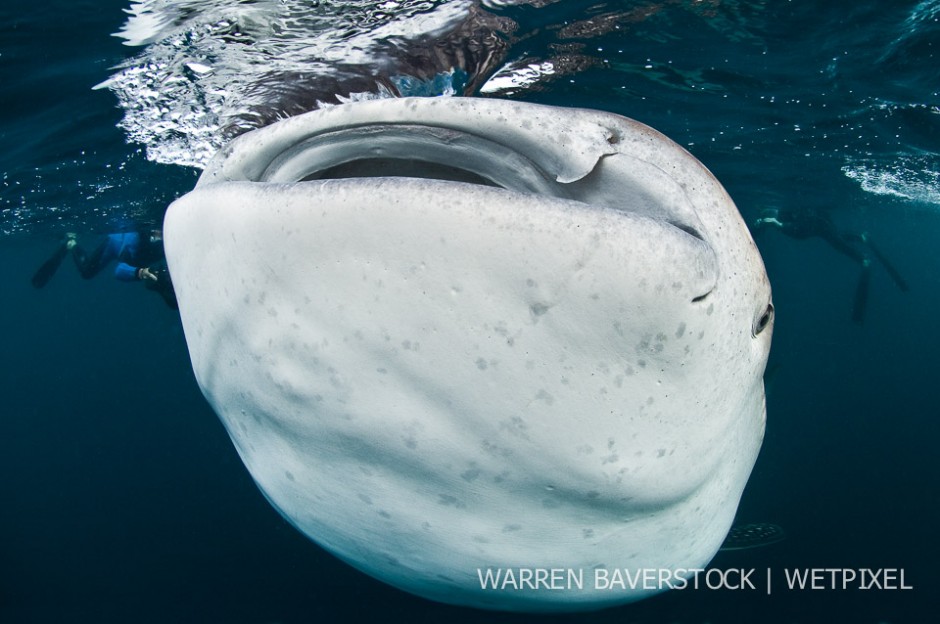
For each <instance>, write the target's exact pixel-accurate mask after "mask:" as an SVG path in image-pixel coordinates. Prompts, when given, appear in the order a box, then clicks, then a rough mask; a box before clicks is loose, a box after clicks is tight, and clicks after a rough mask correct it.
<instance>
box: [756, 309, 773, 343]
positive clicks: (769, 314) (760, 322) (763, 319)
mask: <svg viewBox="0 0 940 624" xmlns="http://www.w3.org/2000/svg"><path fill="white" fill-rule="evenodd" d="M773 320H774V304H773V303H768V304H767V307H766V308H764V311H763V312H762V313H761V315H760V316H759V317H757V320H756V321H755V322H754V330H753V332H752V333H753V335H754V336H755V337H756V336H758V335H759V334H760V333H761V332H762V331H764V330H765V329H767V326H768V325H770V324H771V323H772V322H773Z"/></svg>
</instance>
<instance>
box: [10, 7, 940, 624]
mask: <svg viewBox="0 0 940 624" xmlns="http://www.w3.org/2000/svg"><path fill="white" fill-rule="evenodd" d="M11 4H12V3H7V4H5V5H4V6H3V7H2V8H0V85H2V86H0V97H2V99H0V106H2V110H3V114H2V115H0V142H2V143H0V144H2V146H3V149H2V152H0V174H2V176H3V179H2V182H0V210H2V213H0V272H2V280H3V283H4V284H5V289H4V297H3V305H2V307H0V327H3V328H4V330H5V331H4V334H3V335H4V339H3V348H2V350H0V361H2V369H0V371H2V382H0V393H2V394H0V396H2V403H0V405H2V409H0V474H3V475H4V478H3V479H2V482H0V501H2V506H0V536H2V537H0V540H2V541H0V622H62V621H72V622H84V621H89V622H91V621H94V622H126V621H138V622H313V621H357V620H361V621H366V620H369V621H375V620H387V619H391V620H394V621H399V620H400V621H412V622H432V621H434V622H436V621H441V620H451V621H455V622H483V621H487V622H523V621H526V622H528V621H536V620H539V621H549V622H555V621H558V622H562V621H563V622H569V621H576V622H618V623H620V622H738V621H762V622H833V621H845V622H873V623H874V622H930V621H933V620H934V618H935V617H936V616H935V614H936V611H937V607H938V606H940V605H938V601H937V599H936V598H935V595H936V594H935V591H936V588H937V586H938V584H940V574H938V573H937V571H936V568H935V565H936V561H937V555H938V554H940V547H938V540H937V526H938V521H940V500H938V487H937V484H938V476H940V471H938V469H937V451H936V447H937V443H938V440H940V427H938V424H937V415H938V409H937V400H936V385H937V378H938V367H937V365H936V363H935V353H936V351H937V350H938V349H940V329H938V325H937V323H936V320H935V316H936V310H937V309H938V308H940V296H938V293H940V254H937V252H936V241H938V240H940V178H938V176H940V173H938V172H940V155H938V150H940V108H938V107H940V93H938V89H940V62H938V59H937V53H938V50H937V48H938V46H940V23H938V21H937V20H938V17H940V2H936V1H926V2H916V1H902V2H891V1H888V0H880V1H876V0H862V1H857V2H819V1H814V2H808V1H807V2H784V1H782V0H780V1H776V2H746V1H741V2H719V1H717V0H714V1H711V2H703V3H695V2H662V3H654V2H628V3H600V2H597V3H593V2H577V1H568V2H562V3H559V4H556V5H550V6H548V7H544V8H539V9H536V8H533V7H527V6H523V7H512V8H507V9H503V10H501V14H502V15H504V16H508V17H511V18H513V19H514V20H516V21H517V22H518V23H519V24H520V29H519V31H517V32H516V37H517V40H514V41H512V45H511V46H510V49H509V52H508V56H507V58H509V59H512V58H529V57H531V58H533V59H544V58H547V57H549V56H551V55H552V54H555V53H557V50H558V46H559V45H563V46H571V45H575V46H577V48H576V50H575V52H576V53H577V54H578V55H580V57H579V58H581V59H582V61H583V64H582V65H581V66H579V67H580V68H579V69H577V70H573V71H572V72H571V73H568V74H565V75H562V76H558V77H556V78H554V79H552V80H545V81H543V82H541V83H540V84H539V85H538V86H537V88H530V89H522V90H520V91H519V92H518V93H515V94H512V95H510V96H509V97H514V98H517V99H524V100H529V101H536V102H544V103H551V104H557V105H567V106H588V107H592V108H598V109H603V110H608V111H612V112H616V113H620V114H624V115H627V116H630V117H634V118H636V119H639V120H641V121H643V122H645V123H647V124H649V125H651V126H653V127H655V128H657V129H658V130H660V131H662V132H664V133H665V134H667V135H668V136H670V137H671V138H673V139H674V140H676V141H677V142H679V143H680V144H682V145H684V146H686V147H687V148H688V149H689V150H690V151H692V153H693V154H695V155H696V156H697V157H698V158H699V159H700V160H702V161H703V162H704V163H705V164H706V165H707V166H708V167H709V168H710V169H711V170H712V171H713V172H714V173H715V174H716V176H717V177H718V178H719V179H720V180H721V181H722V183H723V184H724V185H725V186H726V188H727V189H728V190H729V192H730V193H731V195H732V197H733V198H734V199H735V201H736V203H737V204H738V207H739V208H740V210H741V212H742V213H743V214H744V216H745V218H746V219H747V220H748V221H749V222H750V221H753V219H754V218H756V217H757V216H758V214H759V213H760V211H761V209H763V208H767V207H803V208H808V209H811V210H814V211H818V212H825V213H826V214H829V215H831V217H832V219H833V220H834V221H835V222H836V223H837V224H839V225H840V226H841V227H843V228H846V229H847V230H853V231H857V232H860V231H867V232H868V233H869V234H870V235H871V237H872V239H873V240H876V241H877V242H878V244H879V247H880V248H881V249H882V250H883V251H884V252H885V253H886V255H888V256H889V257H890V258H891V260H892V261H893V262H894V263H895V265H896V266H897V268H898V269H899V271H900V272H901V273H902V274H903V275H904V276H905V278H906V279H907V281H908V283H909V284H910V287H911V289H910V292H907V293H902V292H900V291H899V290H898V289H897V288H896V287H895V285H894V284H893V283H892V282H891V280H890V279H889V277H888V275H887V274H886V273H885V272H884V271H883V270H881V268H880V267H879V266H875V267H874V271H873V278H872V286H871V297H870V302H869V307H868V311H867V312H868V313H867V317H866V320H865V323H864V324H856V323H853V322H852V320H851V309H852V297H853V292H854V289H855V284H856V281H857V278H858V267H857V265H854V264H853V263H852V262H851V261H850V260H848V259H847V258H845V257H843V256H840V255H838V254H837V253H835V252H834V251H833V250H832V249H831V248H830V247H828V246H827V245H826V244H825V243H823V242H822V241H820V240H819V239H809V240H804V241H798V240H793V239H790V238H786V237H784V236H782V235H780V234H779V233H778V232H761V233H760V234H759V235H758V236H757V237H756V238H757V242H758V245H759V247H760V249H761V252H762V254H763V257H764V261H765V263H766V265H767V269H768V272H769V275H770V277H771V281H772V283H773V288H774V300H775V304H776V307H777V321H776V323H777V324H776V328H775V335H774V345H773V350H772V353H771V361H770V367H769V370H768V429H767V435H766V439H765V441H764V446H763V448H762V451H761V456H760V458H759V459H758V462H757V465H756V467H755V470H754V474H753V475H752V477H751V480H750V482H749V484H748V488H747V490H746V492H745V495H744V498H743V500H742V503H741V507H740V510H739V514H738V519H739V521H741V522H773V523H776V524H779V525H781V526H782V527H784V528H785V530H786V532H787V539H786V540H784V541H783V542H780V543H778V544H775V545H772V546H767V547H764V548H759V549H753V550H747V551H733V552H725V553H720V554H719V556H718V557H717V558H716V560H715V561H713V562H712V565H713V566H714V567H723V568H730V567H744V568H750V567H756V568H759V569H761V570H763V569H766V568H771V569H772V570H774V571H775V572H780V571H782V570H783V569H784V568H793V567H838V568H859V567H866V568H903V569H904V570H905V574H906V579H907V581H908V582H909V583H911V584H913V586H914V589H913V590H909V591H860V590H846V591H834V590H825V591H815V592H810V591H804V592H798V591H782V590H781V591H775V592H774V593H773V594H772V595H771V596H766V595H764V594H763V593H761V592H733V591H698V592H690V591H686V592H672V593H669V594H665V595H661V596H659V597H656V598H653V599H650V600H646V601H643V602H640V603H636V604H634V605H629V606H626V607H622V608H619V609H613V610H608V611H603V612H599V613H594V614H587V615H580V616H566V617H538V618H537V617H528V616H514V615H508V614H493V613H484V612H479V611H474V610H469V609H458V608H453V607H447V606H442V605H438V604H434V603H430V602H428V601H425V600H422V599H419V598H415V597H412V596H409V595H407V594H404V593H402V592H399V591H397V590H394V589H391V588H389V587H387V586H385V585H383V584H381V583H379V582H377V581H374V580H372V579H370V578H368V577H366V576H364V575H362V574H360V573H358V572H356V571H354V570H352V569H351V568H349V567H348V566H346V565H344V564H342V563H340V562H338V561H336V560H335V559H334V558H333V557H331V556H330V555H328V554H326V553H325V552H323V551H322V550H321V549H319V548H318V547H317V546H316V545H314V544H313V543H312V542H310V541H308V540H307V539H306V538H304V537H303V536H302V535H300V534H299V533H298V532H296V531H295V530H294V529H293V528H291V527H290V526H289V525H288V524H287V523H286V522H285V521H284V520H283V519H281V517H280V516H279V515H278V514H277V513H276V512H275V511H274V509H273V508H271V507H270V506H269V505H268V503H267V502H266V501H265V500H264V498H263V496H262V495H261V494H260V492H259V491H258V490H257V489H256V487H255V486H254V484H253V483H252V481H251V479H250V477H249V476H248V473H247V471H246V470H245V469H244V467H243V466H242V464H241V462H240V460H239V459H238V457H237V455H236V453H235V451H234V449H233V447H232V445H231V443H230V441H229V439H228V437H227V435H226V433H225V431H224V429H223V428H222V426H221V424H220V423H219V421H218V419H217V418H216V417H215V415H214V414H213V412H212V411H211V409H210V408H209V406H208V405H207V403H206V402H205V400H204V399H203V398H202V396H201V394H200V392H199V389H198V387H197V386H196V383H195V380H194V378H193V375H192V372H191V369H190V367H189V360H188V354H187V351H186V344H185V340H184V338H183V334H182V329H181V327H180V324H179V319H178V316H177V315H176V313H174V312H173V311H171V310H169V309H168V308H166V307H165V306H163V304H162V303H161V302H160V301H159V299H158V298H156V297H154V295H153V294H152V293H149V292H147V291H145V290H143V289H142V288H137V287H136V286H137V285H128V284H123V283H119V282H116V281H115V280H112V279H110V278H109V277H108V276H107V275H101V276H99V277H98V278H96V279H95V280H93V281H90V282H85V281H82V280H81V279H80V278H79V277H78V275H77V274H76V272H75V271H74V269H73V268H72V267H71V266H69V265H68V264H67V263H66V264H65V265H63V267H62V269H61V270H60V273H59V274H58V275H57V276H56V277H55V279H54V280H53V281H52V282H51V283H50V284H49V285H48V286H47V287H46V288H44V289H42V290H35V289H33V288H32V287H31V286H30V283H29V277H30V275H31V274H32V272H33V270H34V269H35V267H37V266H38V265H39V264H40V263H41V262H42V261H43V260H44V259H45V258H46V257H47V256H48V254H49V253H50V252H51V251H52V250H53V248H54V247H55V245H56V244H57V241H58V240H59V239H60V238H61V236H62V235H63V233H64V232H66V231H78V232H79V233H80V234H81V235H82V236H83V237H91V236H92V235H94V234H100V233H104V232H108V231H112V230H114V229H117V228H122V227H127V226H128V225H129V224H131V223H138V224H148V225H149V224H155V223H158V222H159V221H160V219H161V217H162V213H163V210H164V209H165V207H166V205H167V204H168V203H169V202H170V201H172V199H173V198H175V197H176V196H179V195H181V194H182V193H185V192H186V191H187V190H188V189H189V188H191V187H192V185H193V183H194V182H195V178H196V175H197V171H196V170H194V169H192V168H189V167H183V166H179V165H172V164H160V163H156V162H152V161H150V160H148V159H147V158H146V150H145V147H144V146H141V145H139V144H134V143H128V142H127V140H126V138H125V133H124V131H123V130H122V129H120V128H118V127H117V124H118V123H119V122H120V121H121V119H122V115H123V112H122V110H121V109H119V108H118V107H117V99H116V97H115V95H114V94H113V93H112V92H111V91H109V90H107V89H99V90H92V87H93V86H94V85H96V84H98V83H101V82H102V81H104V80H105V79H107V78H108V77H109V76H110V75H111V74H112V73H113V70H112V68H113V67H114V66H116V65H118V64H119V63H121V62H123V61H125V60H126V59H129V58H131V57H132V56H133V55H135V54H139V53H141V51H142V49H141V48H129V47H126V46H123V45H121V42H120V41H119V40H118V39H116V38H114V37H112V36H110V35H111V33H114V32H116V31H117V30H118V29H119V28H120V27H121V24H122V23H123V21H124V19H125V15H124V13H122V9H124V8H126V7H127V5H126V3H125V2H123V1H120V2H119V1H115V0H98V1H95V2H91V1H73V2H65V1H62V0H40V1H39V2H36V3H33V4H31V5H29V6H28V7H27V6H21V7H19V8H13V7H12V6H10V5H11ZM323 4H324V5H327V4H329V3H323ZM703 7H705V8H707V9H708V10H705V9H704V8H703ZM631 11H633V12H632V13H631ZM637 11H639V12H637ZM605 15H621V16H622V18H621V19H619V20H613V21H615V22H616V23H617V25H618V27H617V28H616V29H612V30H611V31H610V32H606V33H595V34H593V35H591V36H587V35H583V34H582V35H578V33H577V32H575V33H574V34H570V31H565V30H564V26H565V25H568V24H572V23H579V22H583V21H584V20H585V19H587V18H589V17H591V16H595V17H596V16H605ZM640 15H642V16H643V17H642V18H640V17H638V16H640ZM521 33H528V34H529V36H526V37H522V36H520V34H521ZM566 33H567V34H566ZM504 96H505V94H504Z"/></svg>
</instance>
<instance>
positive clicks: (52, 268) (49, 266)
mask: <svg viewBox="0 0 940 624" xmlns="http://www.w3.org/2000/svg"><path fill="white" fill-rule="evenodd" d="M68 250H69V248H68V246H67V245H66V244H65V243H62V244H61V245H59V246H58V248H57V249H56V250H55V253H53V254H52V256H51V257H50V258H49V259H48V260H46V261H45V262H43V263H42V266H40V267H39V268H38V269H37V270H36V273H35V274H34V275H33V279H32V280H31V281H32V283H33V288H42V287H43V286H45V285H46V284H48V283H49V280H51V279H52V276H53V275H55V274H56V271H58V270H59V265H61V264H62V259H63V258H65V255H66V254H67V253H68Z"/></svg>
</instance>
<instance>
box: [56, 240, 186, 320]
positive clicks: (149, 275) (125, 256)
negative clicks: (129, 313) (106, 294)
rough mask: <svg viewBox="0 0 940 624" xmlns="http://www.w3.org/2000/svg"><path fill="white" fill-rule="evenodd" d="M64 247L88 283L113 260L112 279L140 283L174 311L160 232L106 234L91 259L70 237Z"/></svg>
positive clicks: (174, 297) (175, 304)
mask: <svg viewBox="0 0 940 624" xmlns="http://www.w3.org/2000/svg"><path fill="white" fill-rule="evenodd" d="M65 246H66V249H68V250H70V251H71V252H72V259H73V260H74V261H75V266H76V267H77V268H78V272H79V274H81V276H82V277H83V278H85V279H91V278H92V277H94V276H95V275H97V274H98V273H100V272H101V270H102V269H104V268H105V267H106V266H107V265H108V264H109V263H110V262H111V261H113V260H117V266H116V267H115V269H114V277H115V278H117V279H119V280H121V281H123V282H134V281H141V282H143V283H144V286H146V287H147V288H148V289H150V290H153V291H155V292H157V293H159V294H160V296H161V297H163V300H164V301H165V302H166V304H167V305H168V306H170V307H171V308H174V309H177V308H178V305H177V303H176V295H175V294H174V292H173V284H172V282H171V281H170V274H169V272H168V271H167V268H166V259H165V256H164V253H163V235H162V233H161V232H160V230H150V231H145V232H119V233H116V234H108V235H107V237H105V239H104V240H103V241H101V243H100V244H99V245H98V246H97V247H96V248H95V250H94V251H93V252H92V253H91V255H89V254H87V253H86V252H85V250H84V249H83V248H82V247H81V246H80V245H79V244H78V240H77V238H76V237H75V235H74V234H68V235H67V239H66V243H65Z"/></svg>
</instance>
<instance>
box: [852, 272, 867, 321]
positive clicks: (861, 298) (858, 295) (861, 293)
mask: <svg viewBox="0 0 940 624" xmlns="http://www.w3.org/2000/svg"><path fill="white" fill-rule="evenodd" d="M869 284H871V265H869V264H864V265H862V274H861V275H860V276H859V278H858V286H856V287H855V305H854V306H853V307H852V320H853V321H855V322H856V323H864V322H865V308H866V306H867V305H868V286H869Z"/></svg>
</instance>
